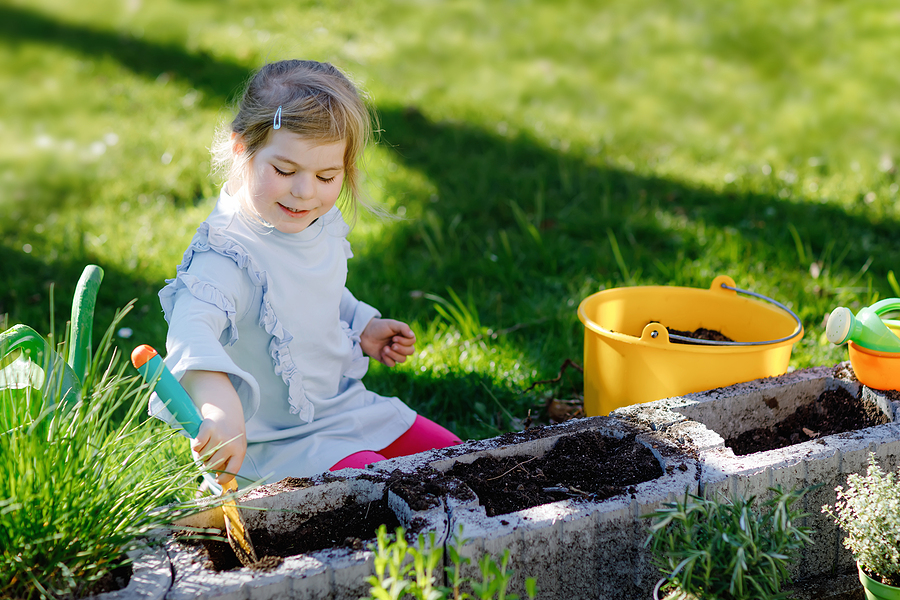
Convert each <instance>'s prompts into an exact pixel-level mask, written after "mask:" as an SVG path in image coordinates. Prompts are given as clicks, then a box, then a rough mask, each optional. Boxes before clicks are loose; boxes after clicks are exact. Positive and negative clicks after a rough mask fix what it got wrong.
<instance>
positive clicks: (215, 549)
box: [199, 497, 400, 571]
mask: <svg viewBox="0 0 900 600" xmlns="http://www.w3.org/2000/svg"><path fill="white" fill-rule="evenodd" d="M382 524H384V525H386V526H387V529H388V531H389V532H393V531H394V530H395V529H396V528H397V527H399V526H400V522H399V521H398V520H397V516H396V515H395V514H394V512H393V511H392V510H391V509H390V508H389V507H388V505H387V500H386V498H384V497H382V498H380V499H378V500H373V501H372V502H367V503H363V504H353V503H352V500H351V501H350V503H348V504H347V505H345V506H342V507H341V508H336V509H334V510H329V511H324V512H321V513H318V514H315V515H313V516H312V517H311V518H309V519H308V520H306V521H304V522H303V523H302V524H301V525H300V526H299V527H298V528H297V529H295V530H294V531H290V532H285V533H281V534H279V535H272V534H271V533H269V531H267V530H264V529H253V530H251V531H249V535H250V539H251V540H252V541H253V547H254V549H255V550H256V555H257V556H259V557H260V559H259V561H258V563H257V564H256V565H254V567H253V568H255V569H257V570H262V571H267V570H271V569H274V568H275V567H277V566H278V565H279V564H281V562H282V558H283V557H285V556H294V555H296V554H308V553H310V552H315V551H317V550H326V549H330V548H350V549H353V550H365V549H366V548H367V545H368V543H369V541H371V540H374V539H375V532H376V531H377V530H378V527H379V525H382ZM199 543H200V544H202V546H203V548H204V550H205V554H206V555H207V556H206V558H207V559H208V560H206V561H205V564H204V566H205V567H206V568H209V569H212V570H215V571H230V570H232V569H239V568H241V563H240V562H239V561H238V559H237V557H236V556H235V554H234V551H233V550H232V549H231V546H229V545H228V543H227V542H222V541H218V540H199Z"/></svg>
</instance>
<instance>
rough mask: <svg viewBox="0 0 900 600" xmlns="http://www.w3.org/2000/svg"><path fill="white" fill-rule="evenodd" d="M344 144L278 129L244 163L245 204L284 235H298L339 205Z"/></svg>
mask: <svg viewBox="0 0 900 600" xmlns="http://www.w3.org/2000/svg"><path fill="white" fill-rule="evenodd" d="M346 145H347V143H346V142H345V141H340V142H330V143H321V142H317V141H315V140H310V139H309V138H304V137H301V136H299V135H297V134H296V133H293V132H290V131H285V130H284V129H278V130H275V131H272V132H271V133H270V134H269V143H268V144H266V145H265V146H264V147H263V148H262V149H260V150H259V152H257V153H256V155H255V156H253V158H251V159H250V162H249V165H248V178H247V181H246V186H247V189H246V192H247V201H248V202H249V203H250V206H251V207H252V208H253V209H254V210H256V212H257V213H259V215H260V216H261V217H262V218H263V219H265V220H266V221H268V222H269V223H271V224H272V225H274V226H275V229H277V230H278V231H281V232H283V233H299V232H301V231H303V230H304V229H306V228H307V227H309V225H310V224H311V223H312V222H313V221H315V220H316V219H318V218H319V217H321V216H322V215H324V214H325V213H327V212H328V211H329V210H331V208H332V207H333V206H334V204H335V202H337V199H338V196H340V194H341V187H342V185H343V183H344V149H345V148H346Z"/></svg>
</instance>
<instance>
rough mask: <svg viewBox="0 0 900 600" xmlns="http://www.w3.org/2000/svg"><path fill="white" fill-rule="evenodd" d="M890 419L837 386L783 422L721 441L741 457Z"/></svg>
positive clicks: (879, 423)
mask: <svg viewBox="0 0 900 600" xmlns="http://www.w3.org/2000/svg"><path fill="white" fill-rule="evenodd" d="M890 422H891V420H890V418H889V417H888V416H887V415H885V414H884V413H883V412H881V410H880V409H879V408H878V407H877V406H875V405H874V404H872V403H871V402H865V401H863V400H861V399H859V398H856V397H854V396H853V395H851V394H850V392H848V391H847V390H845V389H844V388H838V389H835V390H828V391H825V392H823V393H822V394H821V395H820V396H819V397H818V398H817V399H816V400H815V401H814V402H810V403H809V404H804V405H803V406H801V407H799V408H798V409H797V411H796V412H794V414H792V415H790V416H789V417H787V418H786V419H784V420H783V421H780V422H779V423H776V424H775V425H772V426H771V427H761V428H757V429H751V430H749V431H745V432H743V433H741V434H740V435H738V436H737V437H734V438H731V439H728V440H725V445H726V446H728V447H730V448H731V449H732V450H733V451H734V453H735V454H736V455H738V456H744V455H746V454H753V453H754V452H765V451H766V450H774V449H775V448H784V447H786V446H791V445H793V444H799V443H802V442H807V441H809V440H814V439H817V438H820V437H822V436H826V435H831V434H834V433H844V432H847V431H856V430H857V429H864V428H866V427H873V426H875V425H884V424H885V423H890Z"/></svg>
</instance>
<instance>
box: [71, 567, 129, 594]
mask: <svg viewBox="0 0 900 600" xmlns="http://www.w3.org/2000/svg"><path fill="white" fill-rule="evenodd" d="M132 573H133V566H132V564H131V562H127V563H125V564H124V565H119V566H118V567H116V568H114V569H112V570H111V571H109V572H107V573H106V575H104V576H103V577H101V578H100V579H98V580H97V581H95V582H93V583H91V584H90V585H88V586H85V587H84V588H81V589H79V590H78V591H77V592H75V597H76V598H87V597H88V596H94V595H97V594H105V593H106V592H115V591H118V590H124V589H125V588H126V587H128V583H129V582H130V581H131V575H132Z"/></svg>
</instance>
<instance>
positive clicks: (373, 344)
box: [359, 318, 416, 367]
mask: <svg viewBox="0 0 900 600" xmlns="http://www.w3.org/2000/svg"><path fill="white" fill-rule="evenodd" d="M359 345H360V346H361V347H362V349H363V352H365V353H366V354H368V355H369V356H371V357H372V358H374V359H375V360H377V361H378V362H381V363H384V364H386V365H387V366H389V367H393V366H394V365H396V364H397V363H402V362H406V357H407V356H410V355H411V354H412V353H413V352H415V351H416V334H414V333H413V331H412V329H410V328H409V325H407V324H406V323H401V322H400V321H395V320H393V319H378V318H375V319H372V320H371V321H369V324H368V325H366V328H365V329H364V330H363V332H362V334H361V335H360V336H359Z"/></svg>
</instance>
